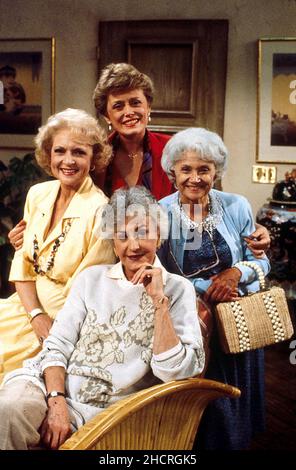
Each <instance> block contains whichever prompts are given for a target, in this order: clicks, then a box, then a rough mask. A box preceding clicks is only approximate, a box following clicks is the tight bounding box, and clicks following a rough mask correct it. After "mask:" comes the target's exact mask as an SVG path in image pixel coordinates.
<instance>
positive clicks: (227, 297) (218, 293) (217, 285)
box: [203, 267, 241, 303]
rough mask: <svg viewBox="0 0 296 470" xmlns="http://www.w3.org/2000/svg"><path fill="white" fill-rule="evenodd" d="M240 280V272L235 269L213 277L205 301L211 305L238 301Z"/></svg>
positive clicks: (226, 270)
mask: <svg viewBox="0 0 296 470" xmlns="http://www.w3.org/2000/svg"><path fill="white" fill-rule="evenodd" d="M240 278H241V272H240V270H239V269H238V268H234V267H233V268H229V269H225V270H224V271H222V272H221V273H219V274H216V275H215V276H213V277H211V280H212V284H211V285H210V287H209V288H208V290H207V291H206V293H205V294H204V297H203V298H204V300H205V301H206V302H210V303H215V302H229V301H231V300H236V299H237V297H238V283H239V280H240Z"/></svg>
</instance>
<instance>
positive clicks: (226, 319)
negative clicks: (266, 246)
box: [215, 261, 293, 354]
mask: <svg viewBox="0 0 296 470" xmlns="http://www.w3.org/2000/svg"><path fill="white" fill-rule="evenodd" d="M239 264H243V265H247V266H249V267H251V268H252V269H254V270H255V272H256V274H257V277H258V279H259V283H260V289H262V290H260V291H259V292H256V293H253V294H250V295H247V296H244V297H240V298H239V299H238V300H236V301H234V302H221V303H219V304H217V305H216V316H215V317H216V323H217V327H218V332H219V337H220V342H221V346H222V349H223V351H224V352H225V353H231V354H235V353H241V352H244V351H250V350H252V349H258V348H262V347H265V346H269V345H270V344H276V343H279V342H281V341H284V340H286V339H289V338H291V336H292V335H293V325H292V322H291V318H290V313H289V309H288V305H287V301H286V296H285V291H284V290H283V289H281V288H280V287H272V288H271V289H267V290H264V289H265V279H264V274H263V271H262V270H261V268H260V267H259V265H258V264H256V263H253V262H248V261H242V262H240V263H238V265H239Z"/></svg>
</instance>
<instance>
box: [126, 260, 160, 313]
mask: <svg viewBox="0 0 296 470" xmlns="http://www.w3.org/2000/svg"><path fill="white" fill-rule="evenodd" d="M131 282H132V283H133V284H143V286H144V287H145V289H146V292H147V294H148V295H149V296H150V297H151V298H152V300H153V303H154V304H155V305H157V303H158V302H159V300H160V299H161V298H162V297H163V296H164V290H163V279H162V270H161V268H154V267H153V266H151V265H150V264H147V263H145V264H143V265H142V266H141V267H140V268H139V269H138V271H137V272H136V274H135V275H134V277H133V278H132V280H131Z"/></svg>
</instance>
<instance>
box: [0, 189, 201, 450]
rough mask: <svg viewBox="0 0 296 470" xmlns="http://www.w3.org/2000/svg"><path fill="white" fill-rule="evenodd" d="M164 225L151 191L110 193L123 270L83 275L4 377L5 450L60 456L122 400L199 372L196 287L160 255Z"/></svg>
mask: <svg viewBox="0 0 296 470" xmlns="http://www.w3.org/2000/svg"><path fill="white" fill-rule="evenodd" d="M159 220H161V221H162V223H163V221H166V216H165V214H163V213H162V210H161V208H160V206H159V205H158V204H157V202H156V200H155V199H154V198H153V197H152V196H151V194H150V193H149V192H148V191H147V190H146V189H145V188H143V187H136V188H130V189H127V190H126V189H120V190H118V191H116V192H115V193H114V195H113V196H112V198H111V201H110V204H109V205H108V207H107V208H106V210H105V215H104V216H103V222H104V223H103V226H102V230H103V231H104V236H105V237H112V238H113V237H114V250H115V253H116V255H117V256H118V258H119V262H118V263H117V264H115V265H113V266H92V267H90V268H87V269H85V270H84V271H83V272H82V273H81V274H79V275H78V276H77V278H76V280H75V282H74V284H73V287H72V289H71V291H70V294H69V297H68V299H67V301H66V303H65V305H64V307H63V308H62V310H61V311H60V312H59V313H58V316H57V318H56V320H55V322H54V325H53V327H52V329H51V331H50V335H49V336H48V338H47V339H46V341H45V342H44V346H43V350H42V351H41V352H40V353H39V354H38V355H37V356H36V357H35V358H34V359H31V360H28V361H25V363H24V367H23V368H22V369H19V370H17V371H14V372H12V373H10V374H9V375H8V376H6V378H5V381H4V383H5V385H4V387H3V389H2V390H1V391H0V448H1V449H28V448H32V447H34V446H36V445H38V444H39V441H40V435H41V438H42V440H43V442H44V443H45V444H46V445H47V446H49V447H50V448H53V449H55V448H57V447H59V446H60V445H61V444H62V443H63V442H64V441H65V440H66V438H67V437H68V436H69V434H70V433H71V432H72V431H73V430H75V429H77V427H79V426H81V425H82V424H84V423H85V421H87V420H89V419H90V418H92V417H93V416H95V415H96V414H97V413H99V412H100V411H101V410H102V409H103V408H105V407H106V406H109V405H110V404H111V403H114V402H115V401H116V400H118V399H120V398H123V397H125V396H127V395H129V394H130V393H133V392H135V391H138V390H141V389H144V388H147V387H150V386H152V385H155V384H156V383H158V382H160V381H163V382H167V381H169V380H173V379H183V378H186V377H191V376H194V375H197V374H200V373H201V372H202V369H203V366H204V351H203V346H202V338H201V333H200V327H199V322H198V318H197V313H196V303H195V292H194V288H193V286H192V285H191V283H190V281H188V280H186V279H184V278H182V277H181V276H178V275H176V274H170V273H168V272H167V271H166V270H165V269H164V268H163V267H162V266H161V264H160V262H159V260H158V258H157V257H156V250H157V248H158V247H159V245H160V236H161V229H163V228H164V227H163V225H161V223H160V222H159ZM164 225H165V223H164ZM45 416H46V418H45ZM40 426H41V428H40ZM39 428H40V429H39ZM38 430H39V432H38ZM39 433H40V434H39Z"/></svg>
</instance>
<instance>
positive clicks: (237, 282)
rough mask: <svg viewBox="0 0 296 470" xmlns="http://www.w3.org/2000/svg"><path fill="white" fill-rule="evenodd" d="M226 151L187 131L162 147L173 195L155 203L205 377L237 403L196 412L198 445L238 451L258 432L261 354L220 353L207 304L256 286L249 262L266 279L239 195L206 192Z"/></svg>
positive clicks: (218, 142)
mask: <svg viewBox="0 0 296 470" xmlns="http://www.w3.org/2000/svg"><path fill="white" fill-rule="evenodd" d="M227 158H228V152H227V149H226V147H225V145H224V143H223V141H222V139H221V138H220V137H219V136H218V135H217V134H215V133H214V132H210V131H208V130H206V129H202V128H190V129H186V130H184V131H181V132H179V133H177V134H176V135H174V136H173V137H172V139H171V140H170V141H169V142H168V143H167V144H166V146H165V148H164V152H163V156H162V167H163V169H164V170H165V172H166V173H167V175H168V177H169V178H170V179H171V181H172V182H173V183H174V185H175V187H176V189H177V192H175V193H174V194H172V195H170V196H167V197H165V198H164V199H162V200H161V201H160V203H161V205H162V206H163V207H166V208H167V211H168V214H169V220H170V234H169V238H168V239H167V240H166V241H165V243H164V244H163V246H162V248H161V250H160V253H159V256H160V259H161V261H162V263H163V264H164V266H165V267H166V269H167V270H168V271H170V272H174V273H177V274H181V275H182V276H184V277H185V278H187V279H189V280H190V281H191V282H192V284H193V285H194V287H195V290H196V294H197V296H198V299H199V306H200V311H199V315H200V318H201V324H202V326H203V329H204V336H208V337H210V342H209V345H210V356H209V363H208V368H207V371H206V373H205V377H206V378H209V379H215V380H220V381H222V382H225V383H229V384H231V385H235V386H237V387H239V388H240V389H241V391H242V395H241V398H240V399H239V401H237V400H236V401H234V400H232V399H228V398H223V399H219V400H216V401H215V402H214V403H213V404H212V405H210V406H209V407H208V409H207V411H206V413H205V415H204V418H203V421H202V425H201V430H200V433H199V436H198V443H199V445H200V446H201V448H203V449H225V450H232V449H243V448H246V447H248V445H249V442H250V440H251V438H252V436H253V435H254V434H255V433H256V432H258V431H261V430H262V429H263V428H264V356H263V350H255V351H248V352H244V353H241V354H224V353H223V352H222V349H221V347H220V344H219V339H218V336H217V331H216V328H215V321H214V320H215V319H214V309H213V307H214V305H215V303H217V302H222V301H224V302H225V301H231V300H235V299H237V297H238V296H239V295H243V294H246V293H248V292H254V291H256V290H258V289H259V283H258V279H257V275H256V272H255V271H254V270H253V269H252V268H250V267H249V266H246V265H244V263H243V262H244V261H253V262H256V263H257V264H258V265H259V266H260V267H261V268H262V269H263V271H264V273H265V274H267V272H268V270H269V262H268V260H267V258H266V256H265V255H264V254H263V255H262V256H261V258H260V259H259V258H256V257H255V256H254V254H253V253H252V252H251V251H250V249H249V248H248V245H247V240H246V237H248V236H249V235H250V234H251V233H253V232H254V230H255V225H254V221H253V216H252V211H251V207H250V204H249V203H248V201H247V200H246V198H244V197H242V196H239V195H237V194H230V193H226V192H223V191H218V190H216V189H213V185H214V182H215V179H216V178H219V177H221V176H222V175H223V173H224V171H225V169H226V165H227Z"/></svg>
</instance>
